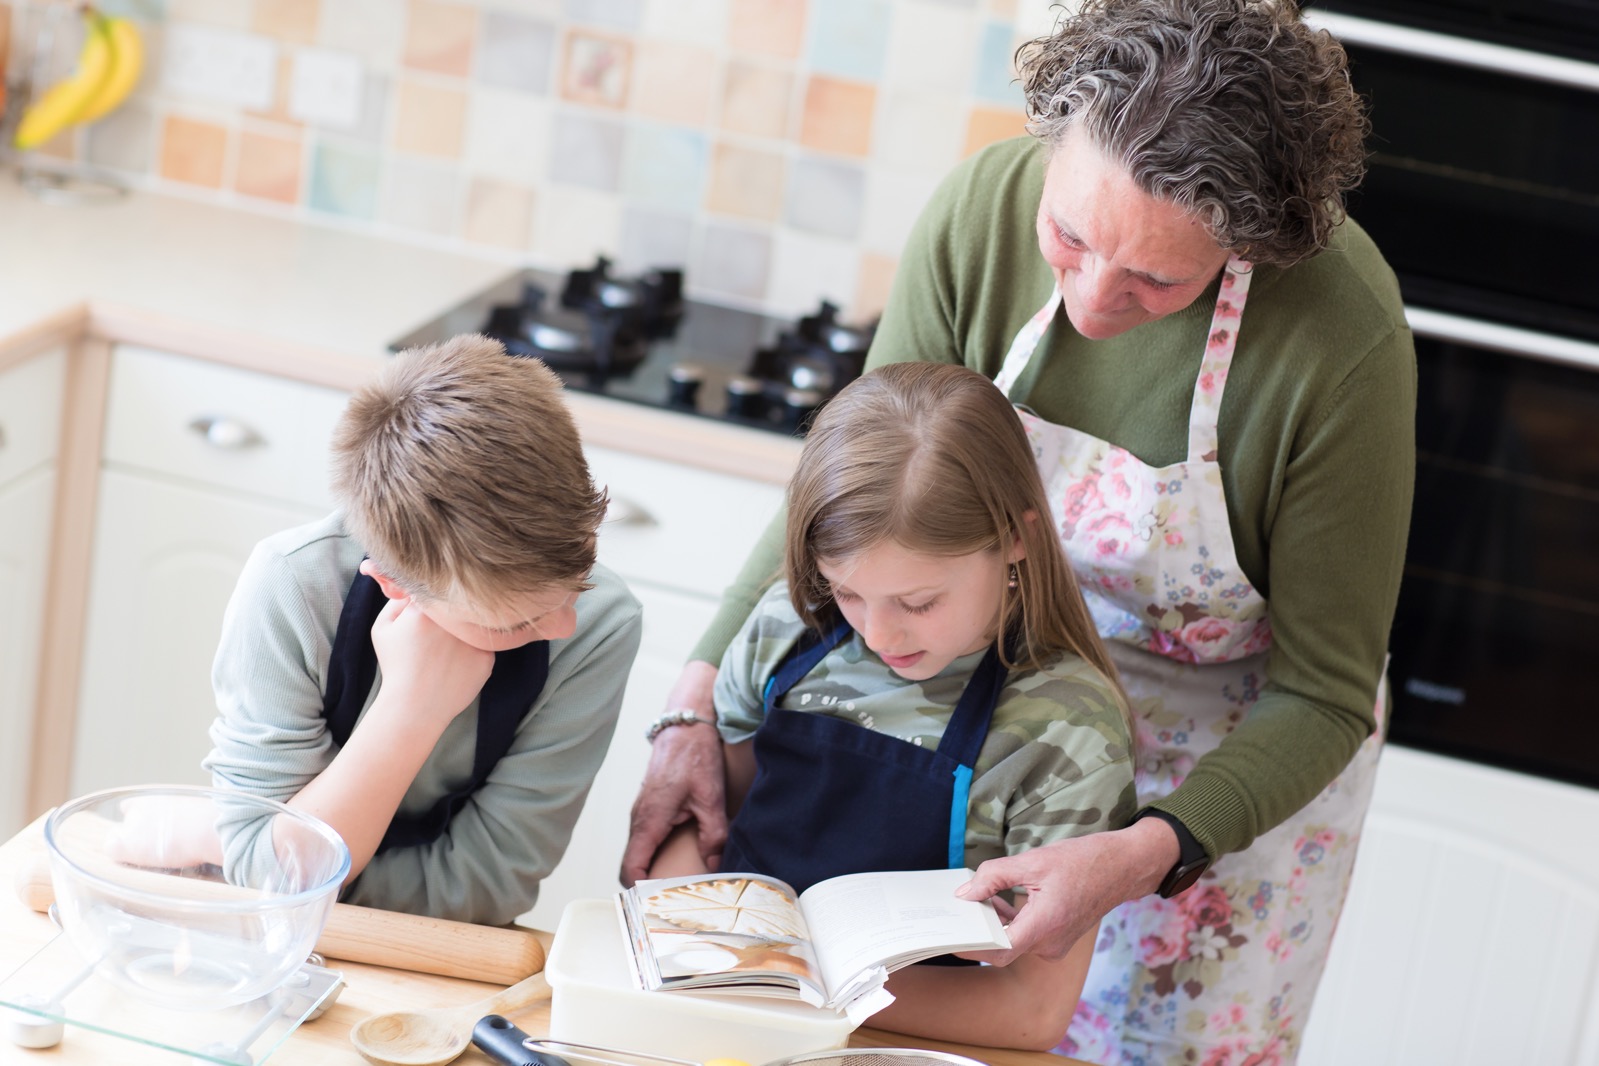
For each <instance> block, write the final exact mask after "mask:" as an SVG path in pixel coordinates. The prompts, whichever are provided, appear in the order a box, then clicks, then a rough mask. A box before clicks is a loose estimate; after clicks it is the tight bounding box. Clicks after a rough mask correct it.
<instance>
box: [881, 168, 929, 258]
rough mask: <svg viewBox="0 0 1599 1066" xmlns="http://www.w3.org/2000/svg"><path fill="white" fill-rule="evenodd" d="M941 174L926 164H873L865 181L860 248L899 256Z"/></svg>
mask: <svg viewBox="0 0 1599 1066" xmlns="http://www.w3.org/2000/svg"><path fill="white" fill-rule="evenodd" d="M945 173H946V171H943V170H932V169H929V168H926V167H886V166H879V167H873V168H872V172H871V177H870V178H869V179H868V181H867V183H866V210H865V220H864V221H863V222H862V223H861V232H860V241H859V243H860V245H861V247H862V249H863V250H865V251H869V252H881V253H882V254H884V255H894V256H897V255H899V254H900V252H901V251H902V250H903V249H904V247H905V239H906V238H907V237H909V236H910V232H911V227H912V226H913V225H915V224H916V219H917V217H918V216H919V215H920V214H921V213H922V208H923V207H924V206H925V205H926V204H927V201H928V200H930V199H932V196H933V190H935V189H937V188H938V184H939V182H940V181H942V180H943V178H944V175H945Z"/></svg>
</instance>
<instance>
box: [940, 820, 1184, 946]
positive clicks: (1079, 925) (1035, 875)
mask: <svg viewBox="0 0 1599 1066" xmlns="http://www.w3.org/2000/svg"><path fill="white" fill-rule="evenodd" d="M1177 858H1178V846H1177V834H1176V833H1174V832H1173V831H1172V828H1171V826H1169V825H1167V824H1166V823H1165V822H1163V821H1161V820H1160V819H1159V818H1141V819H1139V820H1138V821H1137V822H1134V823H1133V824H1132V825H1130V826H1128V827H1127V828H1126V829H1118V830H1116V831H1115V832H1110V833H1090V834H1089V835H1088V836H1083V837H1073V838H1072V839H1070V840H1058V841H1056V842H1055V843H1053V844H1045V845H1043V846H1042V847H1037V848H1033V849H1032V850H1031V851H1024V852H1022V853H1021V854H1019V855H1007V856H1005V857H1003V858H999V859H989V860H988V861H987V862H985V863H983V864H982V865H981V866H979V867H978V868H977V870H976V872H975V873H973V874H972V879H971V880H970V881H968V882H966V884H964V885H962V886H961V887H960V888H958V889H956V890H955V894H956V895H957V896H960V897H961V898H962V899H988V898H989V897H990V896H993V895H995V894H996V893H998V892H1001V891H1004V890H1005V889H1007V888H1015V889H1020V890H1022V891H1025V892H1026V893H1027V897H1026V903H1025V904H1023V905H1022V907H1021V909H1020V910H1019V911H1017V912H1016V917H1015V919H1014V920H1013V921H1012V922H1011V923H1010V924H1009V925H1008V926H1006V932H1007V933H1009V934H1010V942H1011V948H1010V950H1009V951H976V952H972V953H971V954H970V955H967V956H966V957H967V958H972V959H980V960H982V961H983V962H989V963H993V964H994V965H995V966H1004V965H1006V964H1008V963H1010V962H1013V961H1015V960H1016V959H1018V958H1020V957H1021V956H1023V955H1027V954H1037V955H1041V956H1042V957H1044V958H1046V959H1058V958H1060V957H1062V956H1063V955H1065V954H1066V953H1067V952H1068V951H1070V950H1071V947H1072V945H1073V944H1075V943H1077V942H1078V941H1079V940H1081V939H1082V938H1083V937H1084V936H1085V935H1087V934H1088V933H1089V932H1090V931H1091V930H1092V929H1093V928H1094V927H1095V925H1096V924H1097V923H1098V922H1099V920H1100V919H1101V918H1103V917H1104V916H1105V915H1107V914H1109V913H1110V912H1111V911H1112V910H1114V909H1115V908H1116V907H1117V906H1118V905H1119V904H1121V903H1124V902H1126V901H1127V900H1131V899H1139V898H1140V897H1143V896H1147V895H1149V894H1150V893H1151V892H1153V891H1155V889H1157V888H1159V887H1160V882H1161V880H1162V879H1163V878H1165V876H1166V873H1167V871H1169V870H1170V869H1171V868H1172V867H1173V866H1175V865H1176V864H1177ZM995 902H996V903H999V902H1001V901H998V900H996V901H995Z"/></svg>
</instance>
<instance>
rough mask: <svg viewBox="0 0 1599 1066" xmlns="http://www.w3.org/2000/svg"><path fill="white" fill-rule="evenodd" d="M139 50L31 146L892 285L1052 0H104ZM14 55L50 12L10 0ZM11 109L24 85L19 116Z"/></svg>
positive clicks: (330, 213) (401, 225)
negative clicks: (124, 91) (144, 51)
mask: <svg viewBox="0 0 1599 1066" xmlns="http://www.w3.org/2000/svg"><path fill="white" fill-rule="evenodd" d="M100 4H101V7H102V8H103V9H104V10H106V11H107V12H108V13H111V14H124V15H128V16H131V17H133V18H135V19H137V20H138V21H139V22H140V23H141V25H142V28H143V30H144V35H145V40H146V44H147V47H148V49H149V57H148V58H149V64H148V68H147V70H146V73H145V78H144V81H143V83H142V84H141V86H140V88H139V89H138V91H137V92H136V94H135V95H134V96H133V97H132V98H130V100H129V101H128V103H127V104H125V105H124V106H123V107H122V108H121V109H120V110H118V111H116V112H114V113H112V114H111V115H109V116H108V117H106V118H105V119H102V120H101V121H99V122H97V123H95V124H94V125H92V126H90V127H88V128H86V129H80V130H76V131H71V132H69V133H67V134H63V135H62V136H61V137H58V138H57V139H56V141H54V142H52V143H50V144H48V145H46V146H45V147H44V148H42V149H40V152H41V153H42V154H43V155H44V156H45V157H47V158H48V160H49V161H50V162H52V163H61V162H70V163H72V164H78V165H89V166H94V167H98V168H102V169H105V170H110V171H113V172H115V173H116V174H117V175H118V176H120V177H121V178H123V179H124V180H126V181H127V182H128V183H130V184H132V185H134V186H136V187H140V188H145V189H149V190H153V191H156V192H163V193H173V194H177V195H185V196H191V197H195V198H199V199H203V200H207V201H211V202H215V203H219V204H223V205H226V206H229V207H234V208H238V209H241V210H258V211H268V212H274V213H279V214H283V215H286V216H289V217H294V218H299V219H303V220H307V221H311V222H328V223H333V224H339V225H348V226H353V227H355V228H359V229H362V230H367V231H370V232H374V233H381V234H384V235H386V236H391V237H397V238H400V239H405V240H414V241H420V242H425V243H429V244H432V245H435V246H438V247H445V248H468V247H469V248H473V249H477V250H479V251H483V250H489V251H492V252H493V253H494V254H498V255H503V256H504V257H505V258H506V259H507V260H508V261H516V262H527V263H531V264H534V265H540V266H549V267H565V266H570V265H574V264H576V263H578V262H580V261H587V260H592V258H593V257H594V256H595V255H596V254H607V255H610V256H612V257H613V258H614V259H616V260H617V261H618V263H619V266H620V267H621V268H623V269H637V268H641V267H644V266H650V265H666V264H675V263H683V264H686V265H687V280H688V285H689V288H690V290H691V291H692V292H693V293H694V294H695V295H697V296H700V297H702V298H709V299H713V300H720V301H722V302H726V303H731V304H737V305H742V306H748V307H752V308H756V309H760V310H766V311H770V312H773V313H780V314H791V313H798V312H800V311H805V310H809V309H811V308H813V307H814V305H815V302H816V300H817V298H818V297H820V296H827V297H829V298H831V299H833V300H834V301H835V302H837V303H839V304H841V305H843V306H844V307H845V308H847V309H848V313H849V314H850V316H851V317H853V318H865V317H867V316H869V315H871V314H873V313H875V312H876V311H877V310H879V309H880V308H881V306H882V303H883V300H884V297H885V295H886V293H887V289H888V285H889V281H890V279H891V277H892V274H893V270H894V266H895V263H896V260H897V257H898V255H899V252H900V249H901V247H902V246H903V244H904V241H905V237H906V235H907V233H908V231H909V229H910V226H911V223H912V222H913V220H914V219H915V217H916V214H917V212H918V211H919V210H920V209H921V207H922V205H923V204H924V203H925V202H926V200H927V197H928V196H929V195H930V194H931V192H932V190H933V187H934V186H935V185H936V184H937V182H938V180H939V179H940V178H941V177H942V176H943V175H944V174H945V173H946V172H947V171H948V170H949V169H950V167H952V166H953V165H954V164H955V163H956V162H957V161H959V160H960V159H961V158H963V157H965V156H966V155H968V154H970V153H971V152H972V151H975V150H976V149H977V148H979V147H981V146H983V145H984V144H987V143H989V142H990V141H993V140H996V139H999V138H1002V137H1008V136H1012V135H1014V134H1016V133H1019V132H1021V127H1022V112H1021V93H1020V90H1019V88H1018V87H1017V85H1016V83H1015V80H1014V77H1015V74H1014V70H1013V68H1012V56H1013V54H1014V52H1015V49H1016V46H1017V45H1018V44H1019V43H1020V42H1021V41H1022V40H1024V39H1026V38H1028V37H1031V36H1036V35H1038V34H1040V33H1043V32H1045V31H1047V30H1048V28H1049V26H1050V25H1051V24H1052V21H1053V18H1054V14H1055V12H1054V11H1053V10H1052V9H1051V7H1050V5H1049V3H1048V0H564V2H563V0H480V2H478V3H461V2H445V0H100ZM13 7H14V8H15V9H16V10H15V11H14V18H13V23H14V29H15V32H14V38H15V40H14V43H13V47H12V64H13V65H12V71H13V80H14V78H15V75H16V74H17V73H19V72H20V71H22V70H25V69H28V67H29V63H28V61H27V58H26V57H27V54H28V52H29V50H30V49H31V48H32V47H33V43H34V40H35V39H36V38H37V34H36V32H35V31H36V29H37V27H38V25H39V23H40V20H42V19H45V18H51V19H53V20H54V24H55V25H56V26H57V27H58V32H57V34H56V38H57V40H56V46H55V48H54V49H53V53H54V58H53V61H52V62H53V65H54V73H55V76H59V75H60V74H62V73H64V72H65V71H66V70H67V69H68V68H69V67H70V66H71V62H72V59H73V56H74V54H75V51H76V46H77V41H78V40H81V28H80V26H79V24H78V20H77V19H76V18H75V17H73V16H72V15H71V14H70V6H69V5H67V4H64V3H61V2H46V0H20V2H17V0H14V2H13ZM14 114H15V112H14V111H13V117H14Z"/></svg>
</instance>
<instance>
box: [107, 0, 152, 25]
mask: <svg viewBox="0 0 1599 1066" xmlns="http://www.w3.org/2000/svg"><path fill="white" fill-rule="evenodd" d="M96 7H97V8H98V9H99V11H100V13H101V14H103V15H108V16H110V17H111V18H133V19H149V20H152V21H159V20H161V19H164V18H166V17H167V5H166V0H100V3H99V4H97V5H96Z"/></svg>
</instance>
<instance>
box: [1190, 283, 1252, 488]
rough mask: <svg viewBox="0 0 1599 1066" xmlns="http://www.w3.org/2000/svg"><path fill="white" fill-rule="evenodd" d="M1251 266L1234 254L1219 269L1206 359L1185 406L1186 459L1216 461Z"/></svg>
mask: <svg viewBox="0 0 1599 1066" xmlns="http://www.w3.org/2000/svg"><path fill="white" fill-rule="evenodd" d="M1253 273H1254V268H1253V267H1252V266H1251V265H1250V264H1249V263H1248V262H1246V261H1245V260H1243V259H1240V258H1238V257H1237V256H1236V255H1235V256H1233V257H1231V258H1230V259H1228V260H1227V266H1226V268H1225V269H1224V270H1223V271H1222V277H1221V290H1220V291H1219V292H1218V293H1217V294H1216V310H1215V312H1214V313H1213V314H1212V315H1211V316H1210V329H1209V331H1207V333H1206V335H1205V358H1204V359H1203V360H1201V361H1200V364H1199V376H1198V377H1197V378H1196V379H1195V380H1194V399H1193V403H1192V405H1191V406H1190V407H1189V409H1188V461H1189V462H1190V463H1200V462H1203V463H1213V462H1215V461H1216V425H1217V423H1218V422H1219V421H1220V419H1221V398H1222V393H1223V392H1224V391H1225V390H1226V388H1227V374H1228V372H1229V370H1231V368H1232V364H1233V351H1234V350H1235V349H1236V348H1237V347H1238V323H1239V321H1240V320H1241V319H1242V318H1243V315H1244V301H1245V300H1246V299H1248V297H1249V279H1250V277H1251V276H1252V275H1253Z"/></svg>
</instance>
